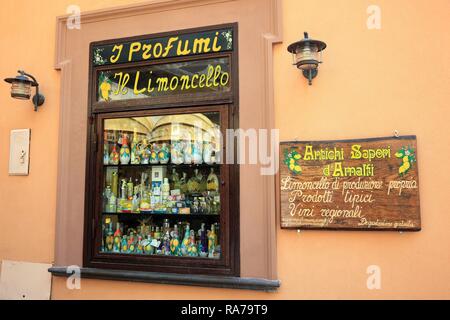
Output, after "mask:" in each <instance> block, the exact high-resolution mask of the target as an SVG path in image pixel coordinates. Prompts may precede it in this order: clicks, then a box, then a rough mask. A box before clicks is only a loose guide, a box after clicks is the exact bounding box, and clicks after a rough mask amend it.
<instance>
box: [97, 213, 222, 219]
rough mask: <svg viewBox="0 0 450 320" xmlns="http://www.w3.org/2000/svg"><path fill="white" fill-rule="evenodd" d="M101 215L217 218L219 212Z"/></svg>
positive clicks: (111, 214)
mask: <svg viewBox="0 0 450 320" xmlns="http://www.w3.org/2000/svg"><path fill="white" fill-rule="evenodd" d="M102 215H103V216H119V217H120V218H124V217H126V218H145V217H161V218H167V217H173V218H178V219H181V218H192V219H193V218H219V217H220V215H219V214H198V213H196V214H179V213H124V212H102Z"/></svg>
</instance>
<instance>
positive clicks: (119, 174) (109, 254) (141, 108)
mask: <svg viewBox="0 0 450 320" xmlns="http://www.w3.org/2000/svg"><path fill="white" fill-rule="evenodd" d="M235 32H236V26H235V25H230V26H225V27H221V28H218V29H214V28H213V29H210V28H208V29H198V30H195V31H181V32H179V33H173V34H171V35H166V36H145V37H138V38H131V39H123V40H122V39H119V40H112V41H107V42H100V43H93V44H92V45H91V55H92V60H91V83H92V85H91V92H90V97H91V98H90V102H91V104H90V121H91V126H90V132H89V146H88V163H87V179H86V181H87V184H86V195H87V203H86V221H85V243H84V261H85V266H87V267H98V268H113V269H129V270H144V271H157V272H176V273H197V274H219V275H239V198H238V193H237V192H236V190H238V183H239V181H238V175H239V171H238V167H237V166H236V165H234V164H226V163H225V157H226V155H227V152H229V151H231V150H228V149H227V145H226V141H225V136H226V130H227V129H232V128H236V127H237V115H238V108H237V100H236V99H237V85H236V83H237V59H236V57H237V52H236V50H235V49H234V46H233V44H232V39H233V34H234V33H235ZM174 39H175V40H174ZM177 41H181V42H177ZM179 45H181V46H183V48H184V49H186V50H184V51H181V53H182V54H180V51H179V48H177V46H179ZM152 47H153V48H155V47H158V48H159V47H160V48H161V52H166V53H167V55H166V57H165V58H164V57H162V55H163V54H162V53H161V54H158V57H157V58H156V57H152V56H151V54H149V53H148V51H147V50H146V49H143V48H147V49H149V48H152ZM140 49H142V50H140ZM149 50H151V49H149ZM155 52H160V51H155ZM189 52H190V54H189ZM119 53H120V56H119Z"/></svg>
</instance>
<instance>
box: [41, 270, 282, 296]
mask: <svg viewBox="0 0 450 320" xmlns="http://www.w3.org/2000/svg"><path fill="white" fill-rule="evenodd" d="M71 270H72V269H71ZM48 271H49V272H50V273H51V274H52V275H53V276H57V277H69V276H71V275H72V274H73V272H72V271H68V268H67V267H51V268H49V269H48ZM80 271H81V278H86V279H100V280H119V281H134V282H147V283H159V284H169V285H186V286H200V287H213V288H228V289H240V290H256V291H265V292H275V291H276V290H277V289H278V288H279V287H280V286H281V282H280V281H279V280H268V279H259V278H240V277H221V276H207V275H192V274H177V273H158V272H144V271H124V270H112V269H97V268H80Z"/></svg>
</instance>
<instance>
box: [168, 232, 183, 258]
mask: <svg viewBox="0 0 450 320" xmlns="http://www.w3.org/2000/svg"><path fill="white" fill-rule="evenodd" d="M180 249H181V248H180V239H179V235H178V225H174V228H173V231H172V232H171V239H170V252H171V254H172V255H173V256H179V255H181V250H180Z"/></svg>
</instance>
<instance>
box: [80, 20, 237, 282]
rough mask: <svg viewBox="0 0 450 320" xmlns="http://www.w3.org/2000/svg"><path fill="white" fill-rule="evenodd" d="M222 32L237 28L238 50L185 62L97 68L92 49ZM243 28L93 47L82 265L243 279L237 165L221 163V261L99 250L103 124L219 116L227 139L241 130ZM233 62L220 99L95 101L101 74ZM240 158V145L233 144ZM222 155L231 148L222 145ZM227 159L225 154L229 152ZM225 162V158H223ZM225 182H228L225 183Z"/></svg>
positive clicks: (163, 61)
mask: <svg viewBox="0 0 450 320" xmlns="http://www.w3.org/2000/svg"><path fill="white" fill-rule="evenodd" d="M219 28H231V29H233V36H234V39H235V41H234V44H233V51H231V52H226V53H217V54H204V55H195V56H189V57H180V58H168V59H160V60H157V61H151V62H136V63H126V64H120V65H109V66H95V67H94V66H93V63H92V59H91V57H92V52H93V47H94V46H98V45H102V44H109V43H114V42H118V41H136V40H142V39H146V38H153V37H154V38H156V37H163V36H170V35H175V34H176V35H179V34H183V33H193V32H201V31H205V30H214V29H219ZM237 39H238V25H237V23H233V24H224V25H216V26H208V27H202V28H195V29H186V30H180V31H174V32H165V33H159V34H151V35H144V36H138V37H128V38H123V39H114V40H107V41H100V42H94V43H91V44H90V50H89V52H90V56H89V59H90V62H89V95H88V104H89V108H88V121H89V125H88V133H87V134H88V139H87V156H86V188H85V199H86V201H85V217H84V239H83V266H84V267H88V268H99V269H119V270H130V271H147V272H164V273H184V274H206V275H220V276H240V250H239V248H240V242H239V238H240V227H239V221H240V213H239V166H238V165H237V164H236V161H235V164H221V165H220V166H221V176H220V178H221V180H224V181H223V182H222V184H223V185H222V186H221V189H223V190H221V202H222V209H221V213H220V223H221V239H220V243H221V246H222V245H223V249H222V254H221V257H220V259H202V258H189V257H171V256H169V257H166V256H158V255H151V256H139V255H134V256H131V255H122V254H104V253H103V254H102V253H101V252H99V251H98V250H97V248H99V247H100V246H99V241H101V233H102V230H101V223H102V221H101V220H100V214H99V212H100V211H99V210H100V206H99V203H100V202H101V201H100V195H101V194H102V192H101V186H102V180H103V165H102V157H103V155H102V152H101V151H100V150H103V149H102V148H101V147H100V146H103V123H104V120H105V119H111V118H123V117H131V116H132V117H140V116H152V115H160V114H181V113H202V112H220V117H221V124H220V125H221V130H222V134H223V136H224V137H226V134H225V130H226V129H237V128H239V82H238V81H239V77H238V41H237ZM221 57H228V58H229V59H230V64H231V92H229V93H220V94H216V93H214V94H213V95H212V94H199V95H196V94H194V95H183V97H182V99H180V97H175V98H172V97H171V96H165V97H162V99H151V98H149V99H147V98H145V99H133V100H124V101H112V102H108V103H99V102H96V97H97V87H96V86H97V73H98V72H99V71H102V70H112V69H119V68H121V69H124V68H132V67H139V66H149V65H153V64H163V63H173V62H184V61H192V60H200V59H211V58H221ZM234 146H235V147H234V148H235V150H234V154H235V155H236V144H234ZM222 148H223V151H224V150H225V149H224V148H226V145H224V146H222ZM224 154H226V153H224ZM223 161H225V159H223ZM223 177H225V179H224V178H223Z"/></svg>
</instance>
